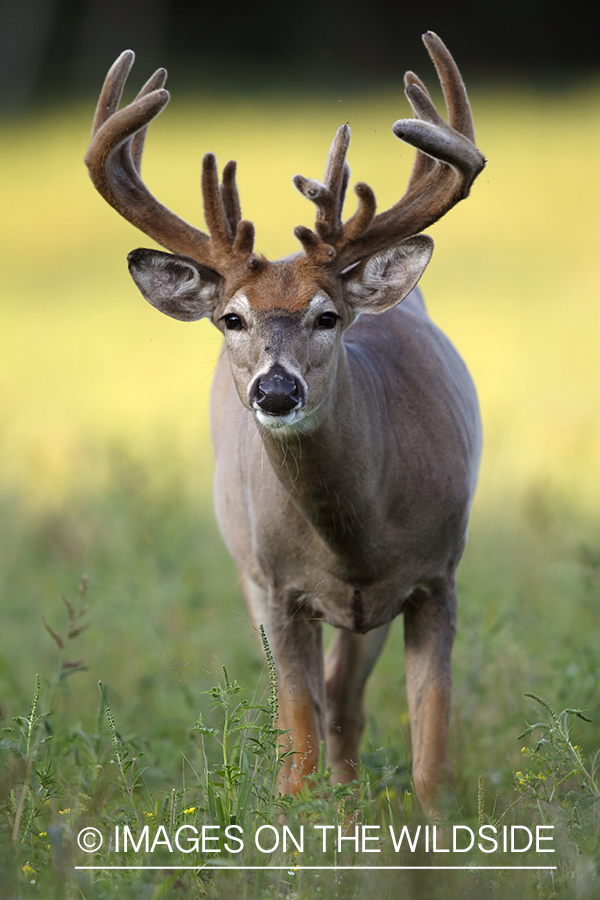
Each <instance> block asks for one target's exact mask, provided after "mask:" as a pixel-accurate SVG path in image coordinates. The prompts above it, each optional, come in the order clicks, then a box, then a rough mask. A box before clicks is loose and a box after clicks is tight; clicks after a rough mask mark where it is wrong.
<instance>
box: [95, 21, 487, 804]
mask: <svg viewBox="0 0 600 900" xmlns="http://www.w3.org/2000/svg"><path fill="white" fill-rule="evenodd" d="M424 42H425V45H426V47H427V50H428V51H429V54H430V56H431V58H432V60H433V62H434V64H435V67H436V69H437V72H438V76H439V78H440V81H441V84H442V88H443V91H444V96H445V99H446V105H447V107H448V114H449V124H446V122H445V121H444V120H443V119H442V118H441V117H440V115H439V114H438V112H437V110H436V109H435V107H434V105H433V103H432V101H431V99H430V97H429V94H428V93H427V90H426V89H425V87H424V85H423V84H422V82H421V81H420V80H419V79H418V78H417V76H416V75H414V74H413V73H412V72H408V73H407V74H406V76H405V83H406V94H407V97H408V99H409V101H410V104H411V106H412V108H413V111H414V114H415V118H413V119H402V120H400V121H398V122H396V123H395V125H394V126H393V131H394V134H395V135H396V136H397V137H399V138H401V139H402V140H404V141H407V142H408V143H409V144H412V145H413V146H415V147H416V148H417V156H416V161H415V164H414V168H413V171H412V175H411V177H410V181H409V184H408V188H407V190H406V193H405V194H404V196H403V197H402V198H401V199H400V200H399V201H398V202H397V203H396V204H395V205H394V206H392V207H391V208H390V209H388V210H386V211H385V212H381V213H379V214H377V215H376V213H375V208H376V204H375V197H374V194H373V191H372V190H371V188H370V187H368V185H366V184H364V183H363V182H359V183H358V184H357V185H356V186H355V188H354V190H355V192H356V194H357V196H358V207H357V210H356V212H355V213H354V215H353V216H351V217H350V218H349V219H347V220H346V221H345V222H344V221H343V219H342V207H343V203H344V195H345V192H346V188H347V185H348V179H349V169H348V165H347V163H346V161H345V156H346V151H347V148H348V143H349V139H350V130H349V128H348V126H347V125H342V126H341V128H340V129H339V130H338V132H337V134H336V135H335V138H334V140H333V143H332V145H331V149H330V151H329V156H328V157H327V162H326V165H325V177H324V180H323V183H320V182H318V181H314V180H311V179H308V178H304V177H302V176H300V175H296V176H295V178H294V184H295V186H296V187H297V188H298V190H299V191H300V192H301V193H302V194H303V195H304V196H305V197H307V198H308V199H309V200H312V201H313V203H314V204H315V205H316V209H317V212H316V224H315V228H314V231H311V230H310V229H309V228H305V227H302V226H299V227H298V228H296V229H295V235H296V237H297V238H298V239H299V241H300V243H301V244H302V250H301V252H300V253H298V254H297V255H295V256H291V257H289V258H287V259H283V260H280V261H278V262H269V261H267V259H266V258H265V257H264V256H262V255H260V254H259V253H256V252H255V251H254V249H253V248H254V228H253V226H252V223H251V222H248V221H246V220H243V219H242V217H241V212H240V202H239V196H238V191H237V187H236V183H235V163H234V162H229V163H227V165H226V166H225V168H224V170H223V176H222V180H221V182H220V183H219V176H218V171H217V165H216V161H215V157H214V156H213V155H212V154H207V155H206V156H205V157H204V162H203V168H202V193H203V198H204V213H205V218H206V223H207V226H208V231H209V234H205V233H204V232H203V231H199V230H198V229H196V228H194V227H192V226H191V225H188V223H187V222H184V221H183V220H182V219H180V218H179V217H178V216H176V215H175V214H174V213H172V212H171V211H170V210H168V209H167V208H166V207H164V206H162V205H161V204H160V203H159V202H158V200H156V199H155V197H153V195H152V194H151V193H150V192H149V191H148V189H147V188H146V186H145V185H144V183H143V182H142V180H141V178H140V163H141V157H142V149H143V144H144V137H145V134H146V129H147V126H148V124H149V122H150V121H151V120H152V119H153V118H154V117H155V116H156V115H157V114H158V113H159V112H160V111H161V110H162V109H163V107H164V106H165V104H166V103H167V101H168V99H169V95H168V93H167V92H166V91H165V90H163V85H164V82H165V78H166V72H165V70H164V69H159V70H158V71H157V72H156V73H155V74H154V75H153V76H152V78H150V80H149V81H148V82H147V83H146V84H145V85H144V87H143V88H142V90H141V91H140V93H139V94H138V96H137V98H136V99H135V100H134V101H133V102H132V103H130V104H129V106H126V107H125V108H124V109H121V110H118V105H119V101H120V98H121V93H122V90H123V86H124V84H125V80H126V78H127V75H128V73H129V70H130V68H131V65H132V63H133V58H134V56H133V53H132V52H131V51H125V52H124V53H123V54H122V55H121V56H120V57H119V59H118V60H117V61H116V62H115V64H114V65H113V67H112V68H111V70H110V72H109V73H108V76H107V78H106V81H105V84H104V87H103V90H102V94H101V96H100V100H99V102H98V107H97V110H96V116H95V119H94V124H93V132H92V140H91V143H90V146H89V149H88V152H87V155H86V163H87V165H88V167H89V171H90V175H91V178H92V181H93V182H94V185H95V186H96V188H97V189H98V191H99V192H100V193H101V194H102V196H103V197H104V198H105V200H107V201H108V203H110V205H111V206H114V208H115V209H116V210H117V211H118V212H119V213H120V214H121V215H122V216H124V217H125V218H126V219H128V220H129V221H130V222H131V223H132V224H133V225H135V226H137V228H139V229H141V230H142V231H143V232H144V233H145V234H147V235H148V236H149V237H151V238H153V239H154V240H155V241H158V243H159V244H161V245H162V246H163V247H166V249H167V250H169V251H171V253H163V252H160V251H158V250H134V251H133V252H132V253H131V254H130V255H129V269H130V272H131V274H132V276H133V279H134V281H135V283H136V284H137V286H138V287H139V289H140V290H141V292H142V294H143V295H144V297H145V298H146V300H148V301H149V302H150V303H151V304H152V305H153V306H156V307H157V309H159V310H160V311H161V312H164V313H166V314H167V315H169V316H173V317H174V318H176V319H181V320H183V321H191V320H194V319H201V318H203V317H206V318H210V319H211V320H212V322H213V323H214V325H215V326H216V327H217V328H218V329H219V330H220V331H222V332H223V335H224V338H225V341H224V350H223V353H222V355H221V358H220V361H219V363H218V366H217V370H216V375H215V380H214V385H213V391H212V434H213V441H214V448H215V454H216V475H215V503H216V511H217V517H218V520H219V524H220V526H221V530H222V532H223V536H224V538H225V542H226V544H227V546H228V548H229V550H230V552H231V554H232V556H233V558H234V560H235V562H236V565H237V568H238V571H239V577H240V582H241V585H242V590H243V592H244V596H245V598H246V601H247V604H248V608H249V610H250V613H251V616H252V619H253V621H254V623H256V624H258V623H264V624H265V627H266V629H267V634H268V636H269V639H270V642H271V644H272V647H273V650H274V654H275V659H276V663H277V670H278V676H279V692H280V716H281V723H280V724H281V727H282V728H285V729H288V730H289V733H290V738H291V743H292V746H293V749H294V751H295V753H294V754H293V756H292V757H290V759H291V760H292V761H291V762H290V763H289V764H288V768H287V770H286V771H285V772H284V774H283V777H282V789H284V790H288V791H291V792H296V791H298V790H299V789H300V788H301V786H302V784H303V782H304V780H305V778H306V776H307V775H308V774H309V773H311V772H313V771H314V770H315V767H316V764H317V761H318V756H319V748H320V744H321V742H322V741H323V740H324V741H326V746H327V753H328V759H329V763H330V765H331V767H332V772H333V777H334V778H335V779H337V780H339V781H348V780H351V779H353V778H354V777H355V776H356V771H357V764H358V758H359V757H358V750H359V741H360V736H361V732H362V729H363V723H364V713H363V693H364V689H365V684H366V681H367V678H368V676H369V673H370V672H371V669H372V668H373V665H374V664H375V661H376V659H377V656H378V655H379V653H380V651H381V649H382V646H383V643H384V640H385V637H386V633H387V631H388V628H389V626H390V623H391V621H392V620H393V619H394V618H395V616H397V615H398V614H399V613H403V615H404V635H405V645H406V680H407V691H408V705H409V713H410V725H411V734H412V747H413V774H414V782H415V788H416V791H417V794H418V797H419V799H420V802H421V804H422V806H423V808H424V809H425V810H427V811H429V810H432V809H433V808H434V807H433V806H432V803H433V798H434V797H435V794H436V788H437V786H438V784H439V782H440V779H442V778H443V777H444V775H448V774H450V764H449V759H448V753H447V746H446V744H447V732H448V719H449V711H450V691H451V651H452V642H453V638H454V632H455V624H456V595H455V572H456V567H457V565H458V562H459V560H460V557H461V554H462V552H463V549H464V546H465V541H466V535H467V521H468V517H469V509H470V505H471V500H472V497H473V492H474V489H475V482H476V478H477V470H478V465H479V456H480V450H481V432H480V423H479V412H478V405H477V397H476V394H475V389H474V387H473V384H472V382H471V379H470V377H469V374H468V372H467V370H466V368H465V365H464V364H463V362H462V360H461V359H460V357H459V356H458V354H457V352H456V351H455V349H454V348H453V346H452V345H451V343H450V342H449V341H448V339H447V338H446V337H445V336H444V335H443V334H442V333H441V332H440V331H439V330H438V328H436V326H435V325H434V324H433V323H432V322H431V320H430V319H429V317H428V315H427V313H426V311H425V307H424V305H423V301H422V299H421V295H420V294H419V292H418V290H417V289H416V288H415V285H416V284H417V282H418V280H419V278H420V277H421V275H422V273H423V271H424V269H425V267H426V266H427V263H428V262H429V259H430V257H431V253H432V250H433V241H432V240H431V238H429V237H427V236H425V235H422V234H419V232H421V231H422V229H423V228H426V227H427V226H428V225H431V224H432V223H433V222H435V221H436V220H437V219H439V218H440V217H441V216H443V215H444V213H446V212H447V211H448V210H449V209H450V208H451V207H452V206H454V205H455V204H456V203H458V201H459V200H462V199H464V198H465V197H466V196H467V195H468V193H469V189H470V187H471V184H472V183H473V180H474V179H475V177H476V176H477V175H478V173H479V172H480V171H481V170H482V168H483V166H484V165H485V159H484V157H483V156H482V154H481V153H480V152H479V150H477V148H476V146H475V136H474V132H473V122H472V119H471V111H470V108H469V102H468V99H467V95H466V92H465V87H464V84H463V82H462V79H461V77H460V74H459V72H458V69H457V67H456V65H455V63H454V61H453V59H452V57H451V56H450V54H449V52H448V51H447V49H446V47H445V46H444V44H443V43H442V42H441V40H440V39H439V38H438V37H437V36H436V35H434V34H432V33H430V32H429V33H427V34H425V35H424ZM400 301H403V302H402V303H400ZM323 621H325V622H329V623H330V624H331V625H334V626H335V627H336V628H337V629H338V631H337V632H336V636H335V638H334V640H333V643H332V645H331V647H330V649H329V651H328V653H327V658H326V659H325V660H323V653H322V636H321V631H322V629H321V623H322V622H323Z"/></svg>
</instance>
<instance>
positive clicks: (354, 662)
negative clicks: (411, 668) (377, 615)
mask: <svg viewBox="0 0 600 900" xmlns="http://www.w3.org/2000/svg"><path fill="white" fill-rule="evenodd" d="M389 628H390V626H389V625H383V626H382V627H381V628H375V629H374V630H373V631H370V632H369V633H368V634H353V633H352V632H350V631H344V630H342V629H340V630H339V631H337V632H336V635H335V637H334V639H333V641H332V643H331V645H330V647H329V650H328V651H327V656H326V658H325V685H326V688H327V706H328V710H327V712H328V728H327V755H328V757H329V762H330V764H331V769H332V775H333V779H334V780H335V781H337V782H339V783H340V784H345V783H346V782H348V781H352V780H353V779H355V778H356V777H357V775H358V762H359V758H358V748H359V745H360V739H361V735H362V732H363V728H364V724H365V714H364V709H363V695H364V691H365V685H366V683H367V679H368V677H369V675H370V674H371V671H372V669H373V666H374V665H375V663H376V661H377V658H378V656H379V654H380V653H381V650H382V648H383V645H384V643H385V639H386V637H387V634H388V631H389Z"/></svg>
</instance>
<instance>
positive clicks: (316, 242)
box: [294, 31, 485, 271]
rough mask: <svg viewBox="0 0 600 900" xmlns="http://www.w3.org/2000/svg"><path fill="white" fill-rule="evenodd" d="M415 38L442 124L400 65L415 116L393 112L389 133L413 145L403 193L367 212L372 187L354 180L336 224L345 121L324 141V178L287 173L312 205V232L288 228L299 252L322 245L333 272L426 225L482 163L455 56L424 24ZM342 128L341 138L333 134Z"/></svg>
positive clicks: (463, 192)
mask: <svg viewBox="0 0 600 900" xmlns="http://www.w3.org/2000/svg"><path fill="white" fill-rule="evenodd" d="M423 41H424V43H425V46H426V48H427V50H428V52H429V55H430V57H431V59H432V61H433V63H434V65H435V67H436V70H437V73H438V77H439V79H440V83H441V85H442V90H443V92H444V99H445V101H446V107H447V110H448V118H449V123H448V124H447V123H446V122H445V121H444V120H443V119H442V117H441V116H440V115H439V113H438V111H437V110H436V108H435V106H434V104H433V102H432V100H431V97H430V96H429V93H428V92H427V89H426V88H425V86H424V84H423V83H422V82H421V81H420V79H419V78H418V77H417V76H416V75H415V74H414V73H413V72H407V73H406V75H405V85H406V96H407V97H408V100H409V102H410V105H411V107H412V109H413V112H414V114H415V118H413V119H400V120H399V121H397V122H396V123H395V124H394V125H393V128H392V130H393V132H394V134H395V135H396V137H398V138H400V139H401V140H403V141H406V142H407V143H409V144H412V145H413V146H414V147H416V148H417V156H416V159H415V164H414V167H413V171H412V174H411V177H410V180H409V183H408V187H407V189H406V192H405V194H404V195H403V197H402V198H401V199H400V200H399V201H398V202H397V203H396V204H394V206H392V207H391V208H390V209H388V210H386V211H385V212H382V213H380V214H379V215H377V216H375V197H374V194H373V191H372V190H371V188H369V186H368V185H366V184H364V183H362V182H359V183H358V184H357V185H356V186H355V192H356V193H357V195H358V199H359V206H358V210H357V212H356V213H355V215H354V216H353V217H352V218H351V219H349V220H348V221H347V222H346V223H344V224H342V220H341V205H340V204H341V203H342V202H343V192H342V191H341V190H339V189H338V191H337V193H336V192H335V191H334V187H333V181H332V179H331V176H330V173H332V172H338V171H341V170H343V171H344V172H347V171H348V168H347V164H346V162H345V156H346V151H347V148H348V142H349V136H350V135H349V128H348V126H347V125H344V126H342V128H341V129H340V130H339V131H338V134H337V135H336V137H335V138H334V141H333V144H332V145H331V149H330V151H329V155H328V158H327V165H326V172H325V184H324V185H320V184H319V183H318V182H315V181H311V180H309V179H306V178H303V177H302V176H300V175H296V176H295V178H294V184H295V186H296V187H297V188H298V190H299V191H300V192H301V193H302V194H304V196H305V197H308V199H310V200H312V201H313V202H314V203H316V205H317V207H318V213H317V221H316V224H315V231H316V234H315V232H312V231H310V229H307V228H303V227H300V228H297V229H296V232H295V233H296V236H297V237H298V239H299V240H300V241H301V242H302V244H303V246H304V249H305V251H306V253H307V255H316V253H317V251H318V252H319V254H320V255H322V253H323V246H322V245H323V243H325V242H326V243H327V244H328V245H330V253H329V256H330V258H331V260H332V262H333V261H334V260H335V262H334V264H335V267H336V269H337V270H338V271H341V270H342V269H344V268H345V267H347V266H348V265H351V264H352V263H354V262H358V261H359V260H361V259H364V258H365V257H366V256H368V255H370V254H372V253H375V252H376V251H378V250H382V249H384V248H385V247H386V246H388V245H390V244H392V243H395V242H397V241H399V240H401V239H402V238H405V237H409V236H411V235H413V234H418V233H419V232H420V231H422V230H423V229H424V228H427V227H428V226H429V225H432V224H433V223H434V222H436V221H437V220H438V219H440V218H441V217H442V216H443V215H444V214H445V213H446V212H447V211H448V210H449V209H451V208H452V207H453V206H454V205H455V204H456V203H458V202H459V201H460V200H463V199H464V198H465V197H467V196H468V194H469V190H470V188H471V185H472V183H473V181H474V180H475V178H476V177H477V175H478V174H479V172H481V170H482V169H483V167H484V166H485V157H484V156H483V154H482V153H480V151H479V150H478V149H477V147H476V146H475V131H474V127H473V119H472V116H471V109H470V106H469V100H468V98H467V92H466V89H465V86H464V83H463V80H462V78H461V76H460V72H459V71H458V68H457V66H456V63H455V62H454V60H453V59H452V56H451V55H450V53H449V52H448V50H447V48H446V47H445V45H444V43H443V42H442V41H441V40H440V38H439V37H438V36H437V35H436V34H434V33H433V32H430V31H428V32H427V33H426V34H425V35H423ZM342 130H343V132H344V136H345V139H344V140H343V141H342V140H340V139H339V135H340V132H342ZM346 180H347V177H346ZM344 187H345V186H344ZM331 250H333V253H331Z"/></svg>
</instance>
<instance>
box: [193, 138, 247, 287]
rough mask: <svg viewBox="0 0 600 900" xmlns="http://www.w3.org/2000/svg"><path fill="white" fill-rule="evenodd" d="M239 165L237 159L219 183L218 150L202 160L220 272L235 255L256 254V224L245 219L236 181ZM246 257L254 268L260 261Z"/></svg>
mask: <svg viewBox="0 0 600 900" xmlns="http://www.w3.org/2000/svg"><path fill="white" fill-rule="evenodd" d="M235 169H236V164H235V162H234V161H233V160H231V161H230V162H228V163H227V165H226V166H225V169H224V170H223V183H222V184H221V185H219V172H218V169H217V160H216V157H215V155H214V153H206V154H205V156H204V159H203V160H202V198H203V200H204V218H205V219H206V224H207V225H208V230H209V231H210V236H211V244H212V253H213V259H214V263H216V268H217V271H218V270H219V269H220V268H222V267H224V266H226V265H227V261H228V260H229V261H230V260H231V257H232V256H234V255H236V256H246V257H248V256H249V254H252V249H253V246H254V226H253V225H252V223H251V222H243V221H241V211H240V201H239V194H238V190H237V186H236V183H235ZM251 258H252V259H253V262H250V259H246V262H247V263H248V264H249V265H250V267H251V268H254V267H255V266H256V264H257V260H255V259H254V258H253V257H251Z"/></svg>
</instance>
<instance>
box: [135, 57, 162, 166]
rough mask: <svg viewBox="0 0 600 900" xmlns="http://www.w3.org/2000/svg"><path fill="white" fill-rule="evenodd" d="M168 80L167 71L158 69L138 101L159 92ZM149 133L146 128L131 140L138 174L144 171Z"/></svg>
mask: <svg viewBox="0 0 600 900" xmlns="http://www.w3.org/2000/svg"><path fill="white" fill-rule="evenodd" d="M166 80H167V70H166V69H157V70H156V72H155V73H154V75H152V76H151V77H150V78H149V79H148V81H147V82H146V84H145V85H144V87H143V88H142V89H141V91H140V92H139V94H138V95H137V97H136V98H135V99H136V100H139V99H140V98H141V97H145V96H146V95H147V94H151V93H152V91H158V90H160V88H163V87H164V86H165V81H166ZM147 131H148V126H147V125H146V127H145V128H140V130H139V131H136V133H135V134H134V135H133V137H132V138H131V143H130V152H131V159H132V160H133V164H134V166H135V168H136V169H137V171H138V173H139V172H141V169H142V153H143V152H144V142H145V140H146V133H147Z"/></svg>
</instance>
